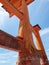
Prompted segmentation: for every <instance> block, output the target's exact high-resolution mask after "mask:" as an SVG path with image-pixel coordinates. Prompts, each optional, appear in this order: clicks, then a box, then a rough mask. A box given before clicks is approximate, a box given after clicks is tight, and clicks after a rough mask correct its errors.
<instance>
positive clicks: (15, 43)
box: [0, 30, 23, 51]
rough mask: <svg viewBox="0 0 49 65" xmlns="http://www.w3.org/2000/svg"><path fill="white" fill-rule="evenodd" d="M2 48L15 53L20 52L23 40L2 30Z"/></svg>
mask: <svg viewBox="0 0 49 65" xmlns="http://www.w3.org/2000/svg"><path fill="white" fill-rule="evenodd" d="M0 47H1V48H5V49H9V50H13V51H20V50H22V48H23V45H22V40H21V39H18V38H15V37H13V36H11V35H9V34H7V33H5V32H3V31H1V30H0Z"/></svg>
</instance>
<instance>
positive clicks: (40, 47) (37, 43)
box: [31, 26, 48, 65]
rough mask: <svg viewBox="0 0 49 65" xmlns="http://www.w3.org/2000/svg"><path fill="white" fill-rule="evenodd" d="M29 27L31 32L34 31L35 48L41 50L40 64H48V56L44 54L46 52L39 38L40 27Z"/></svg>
mask: <svg viewBox="0 0 49 65" xmlns="http://www.w3.org/2000/svg"><path fill="white" fill-rule="evenodd" d="M37 28H38V29H37ZM31 29H32V32H33V33H34V35H35V38H36V45H37V49H38V50H41V52H42V58H41V63H42V64H41V65H47V64H48V58H47V56H46V52H45V50H44V46H43V44H42V41H41V38H40V34H39V30H40V28H39V26H35V28H33V27H32V26H31Z"/></svg>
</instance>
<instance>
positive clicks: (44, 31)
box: [39, 28, 49, 36]
mask: <svg viewBox="0 0 49 65" xmlns="http://www.w3.org/2000/svg"><path fill="white" fill-rule="evenodd" d="M39 33H40V35H41V36H43V35H45V34H47V33H49V28H46V29H44V30H40V31H39Z"/></svg>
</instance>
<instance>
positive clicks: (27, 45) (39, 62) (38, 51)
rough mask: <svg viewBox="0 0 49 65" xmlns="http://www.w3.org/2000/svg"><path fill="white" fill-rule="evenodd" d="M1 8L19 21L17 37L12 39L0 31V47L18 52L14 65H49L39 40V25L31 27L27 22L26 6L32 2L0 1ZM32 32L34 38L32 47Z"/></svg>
mask: <svg viewBox="0 0 49 65" xmlns="http://www.w3.org/2000/svg"><path fill="white" fill-rule="evenodd" d="M0 2H1V3H2V4H3V6H2V7H3V8H4V9H5V10H7V11H8V12H9V14H10V16H13V15H16V16H17V17H18V18H19V19H20V25H19V31H18V36H17V37H13V36H11V35H9V34H7V33H6V32H4V31H2V30H0V47H2V48H6V49H9V50H13V51H18V53H19V58H18V62H17V64H16V65H49V64H48V59H47V56H46V53H45V50H44V47H43V44H42V41H41V38H40V34H39V30H40V29H41V28H40V27H39V25H36V26H32V25H31V24H30V21H29V15H28V9H27V5H28V4H30V3H31V2H33V0H0ZM32 32H33V33H34V35H35V38H36V44H37V48H36V46H35V45H34V41H33V38H32Z"/></svg>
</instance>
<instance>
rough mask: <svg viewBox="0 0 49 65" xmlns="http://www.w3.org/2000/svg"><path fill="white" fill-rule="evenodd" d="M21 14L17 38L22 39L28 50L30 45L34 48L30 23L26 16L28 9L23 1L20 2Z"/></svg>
mask: <svg viewBox="0 0 49 65" xmlns="http://www.w3.org/2000/svg"><path fill="white" fill-rule="evenodd" d="M22 13H23V19H22V20H20V26H19V34H18V36H20V37H23V38H24V40H25V45H26V48H27V49H28V50H29V49H30V48H31V45H32V46H33V48H35V45H34V43H33V38H32V31H31V28H30V21H29V15H28V8H27V4H26V2H25V0H22Z"/></svg>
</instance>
